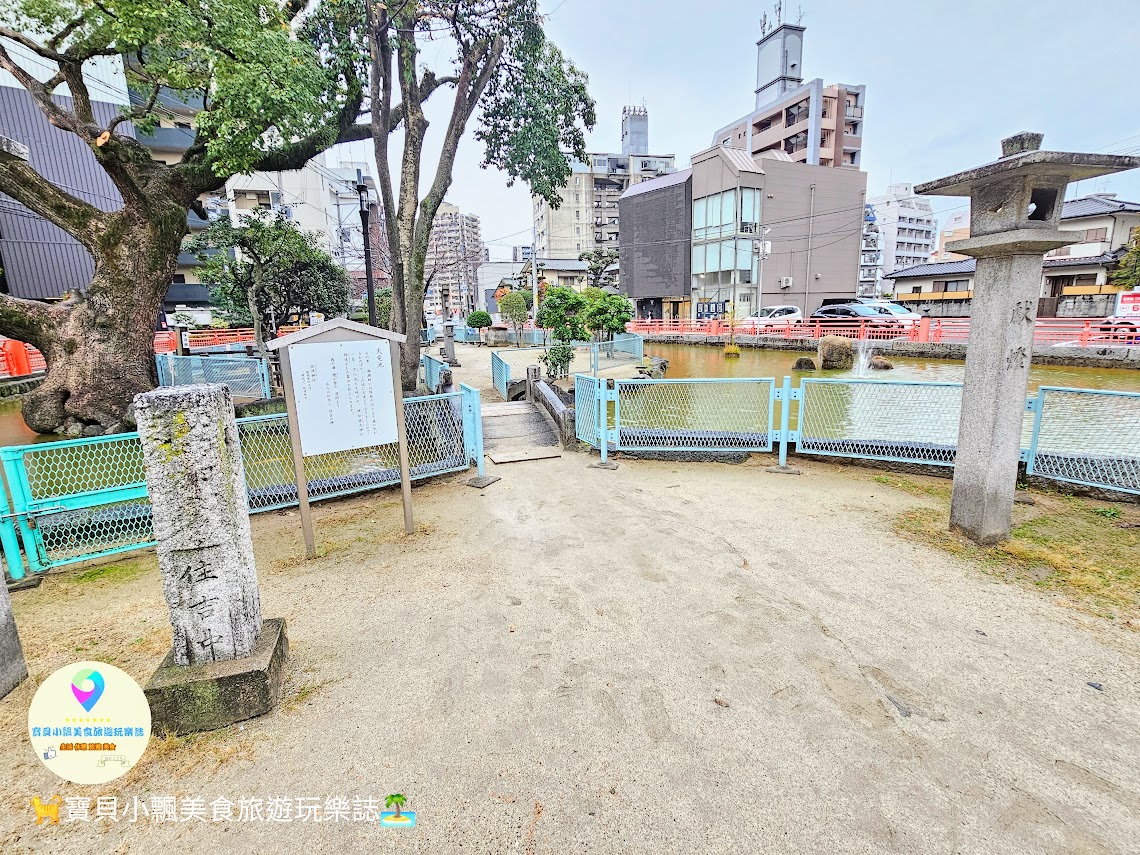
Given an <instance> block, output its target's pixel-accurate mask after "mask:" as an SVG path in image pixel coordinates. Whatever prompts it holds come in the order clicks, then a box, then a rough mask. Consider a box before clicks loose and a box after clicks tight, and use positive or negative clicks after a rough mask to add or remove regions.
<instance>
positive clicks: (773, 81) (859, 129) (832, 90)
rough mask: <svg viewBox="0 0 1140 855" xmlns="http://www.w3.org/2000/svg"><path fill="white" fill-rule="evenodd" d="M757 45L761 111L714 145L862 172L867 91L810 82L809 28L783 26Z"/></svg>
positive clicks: (738, 123) (717, 137)
mask: <svg viewBox="0 0 1140 855" xmlns="http://www.w3.org/2000/svg"><path fill="white" fill-rule="evenodd" d="M761 27H762V29H761V32H762V36H761V39H760V41H758V42H757V43H756V106H755V109H754V110H753V111H752V112H751V113H749V114H748V115H746V116H743V117H742V118H740V119H737V120H736V121H735V122H733V123H732V124H729V125H726V126H725V127H723V128H721V129H720V130H718V131H717V132H716V133H715V134H714V135H713V139H712V144H713V145H723V146H729V147H731V148H739V149H743V150H744V151H746V152H749V153H750V154H759V153H760V152H763V151H782V152H784V153H785V154H787V155H788V156H789V157H790V158H791V159H792V160H793V161H795V162H797V163H807V164H810V165H812V166H831V167H848V168H850V169H858V168H859V165H860V152H861V151H862V148H863V111H864V106H865V101H866V95H867V87H866V86H863V85H852V84H846V83H834V84H831V85H824V83H823V80H822V79H821V78H816V79H814V80H810V81H808V82H807V83H804V80H803V74H802V68H803V45H804V31H805V29H806V28H805V27H801V26H798V25H795V24H783V23H780V24H777V25H776V27H775V28H774V29H771V30H768V28H767V23H766V22H765V23H764V24H762V25H761Z"/></svg>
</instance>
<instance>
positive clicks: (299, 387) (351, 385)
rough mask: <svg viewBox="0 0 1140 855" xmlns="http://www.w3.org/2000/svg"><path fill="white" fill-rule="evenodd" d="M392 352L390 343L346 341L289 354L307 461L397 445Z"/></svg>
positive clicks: (292, 350) (304, 347)
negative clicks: (316, 457) (321, 456)
mask: <svg viewBox="0 0 1140 855" xmlns="http://www.w3.org/2000/svg"><path fill="white" fill-rule="evenodd" d="M389 348H390V345H389V343H388V342H387V341H346V342H333V343H329V344H300V345H295V346H294V347H291V348H290V349H289V362H290V365H291V366H292V372H293V395H294V397H295V399H296V404H297V430H298V433H299V434H300V436H301V452H302V453H303V454H304V455H306V456H310V455H315V454H330V453H332V452H335V451H348V450H350V449H353V448H367V447H369V446H373V445H386V444H387V443H392V442H396V440H397V439H398V432H397V427H396V393H395V388H394V386H393V384H392V356H391V351H390V349H389Z"/></svg>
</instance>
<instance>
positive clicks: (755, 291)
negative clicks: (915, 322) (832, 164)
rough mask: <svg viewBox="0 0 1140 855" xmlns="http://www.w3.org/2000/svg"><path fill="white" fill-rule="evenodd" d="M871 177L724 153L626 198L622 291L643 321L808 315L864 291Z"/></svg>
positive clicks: (783, 158)
mask: <svg viewBox="0 0 1140 855" xmlns="http://www.w3.org/2000/svg"><path fill="white" fill-rule="evenodd" d="M866 189H867V176H866V173H864V172H861V171H859V170H857V169H832V168H828V167H824V166H811V165H807V164H804V163H797V162H795V161H794V160H792V158H791V157H790V156H789V155H788V154H786V153H785V152H782V151H776V150H768V151H764V152H760V153H759V154H756V155H751V154H749V153H748V152H746V151H745V150H743V149H739V148H733V147H729V146H722V145H717V146H714V147H712V148H710V149H707V150H705V151H702V152H698V153H697V154H695V155H693V157H692V168H691V171H690V173H689V174H688V175H687V176H685V175H684V174H683V173H678V174H677V175H676V176H673V175H669V176H664V177H662V178H658V179H655V180H653V181H649V182H645V183H643V184H642V185H640V186H638V187H633V188H630V189H629V190H627V191H626V193H625V194H624V195H623V197H622V201H621V205H622V218H623V220H624V222H625V227H624V228H623V239H622V245H621V254H620V265H621V290H622V293H624V294H626V295H627V296H629V297H630V298H631V299H633V300H634V301H635V304H636V307H637V311H638V314H639V315H640V316H642V317H645V316H647V315H651V316H653V317H695V318H719V317H725V316H726V315H727V314H728V313H734V314H735V315H736V316H737V317H744V316H747V315H749V314H752V313H753V312H755V311H756V309H757V308H759V307H761V306H767V305H772V304H775V303H779V304H789V305H796V306H799V307H800V309H801V310H802V311H803V312H804V314H805V315H807V314H810V313H811V312H813V311H815V310H816V309H818V308H819V306H820V305H821V303H822V301H823V300H824V299H828V298H850V297H854V296H855V293H856V276H857V271H858V270H859V266H860V265H859V262H860V252H861V248H862V245H863V233H864V231H863V230H864V225H865V221H864V207H863V199H864V196H865V195H866Z"/></svg>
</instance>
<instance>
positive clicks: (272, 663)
mask: <svg viewBox="0 0 1140 855" xmlns="http://www.w3.org/2000/svg"><path fill="white" fill-rule="evenodd" d="M135 416H136V419H137V421H138V429H139V439H140V440H141V442H142V451H143V462H144V464H145V467H146V486H147V492H148V493H149V494H150V501H151V516H152V518H153V521H154V537H155V540H156V541H157V552H158V567H159V572H160V573H161V574H162V587H163V593H164V594H165V595H166V603H167V605H168V606H169V608H170V622H171V624H172V626H173V628H174V644H173V647H172V649H171V651H170V653H168V654H167V656H166V659H164V660H163V662H162V664H161V665H160V666H159V668H158V670H157V671H156V672H155V673H154V676H153V677H152V678H151V680H150V682H149V683H148V684H147V686H146V696H147V700H148V701H149V702H150V706H151V714H152V718H153V721H154V727H155V730H156V731H157V732H161V731H163V730H168V731H172V732H174V733H178V734H182V733H192V732H195V731H202V730H213V729H215V728H219V727H225V726H226V725H229V724H233V723H234V722H236V721H241V720H243V719H247V718H252V717H253V716H257V715H261V714H263V713H265V712H268V711H269V710H270V709H271V708H272V707H273V706H274V705H275V704H276V702H277V698H278V696H279V694H280V689H281V680H282V677H283V670H284V663H285V659H286V658H287V656H288V651H289V645H288V640H287V638H286V635H285V622H284V620H279V619H278V620H266V621H263V620H262V617H261V597H260V594H259V592H258V587H257V569H256V568H255V566H254V560H253V541H252V539H251V537H250V528H249V504H248V499H247V495H246V485H245V467H244V465H243V463H242V455H241V444H240V443H239V441H238V431H237V422H236V420H235V419H234V408H233V400H232V398H231V397H230V390H229V389H228V388H227V387H226V386H221V385H198V386H175V387H171V388H162V389H156V390H155V391H153V392H147V393H146V394H143V395H139V396H138V397H136V398H135Z"/></svg>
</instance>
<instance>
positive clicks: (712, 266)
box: [705, 243, 720, 273]
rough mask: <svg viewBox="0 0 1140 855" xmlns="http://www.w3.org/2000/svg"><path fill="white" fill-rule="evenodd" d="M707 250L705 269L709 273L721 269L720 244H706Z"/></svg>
mask: <svg viewBox="0 0 1140 855" xmlns="http://www.w3.org/2000/svg"><path fill="white" fill-rule="evenodd" d="M705 252H706V253H707V254H706V255H705V270H706V271H707V272H709V273H713V272H715V271H717V270H720V244H719V243H709V244H705Z"/></svg>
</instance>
